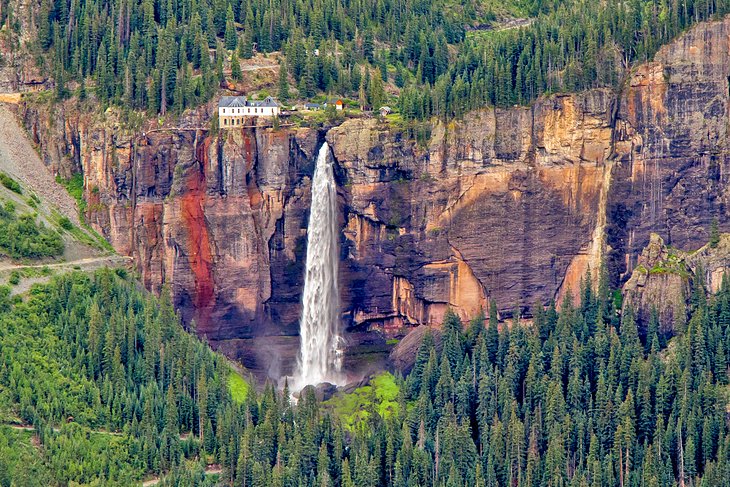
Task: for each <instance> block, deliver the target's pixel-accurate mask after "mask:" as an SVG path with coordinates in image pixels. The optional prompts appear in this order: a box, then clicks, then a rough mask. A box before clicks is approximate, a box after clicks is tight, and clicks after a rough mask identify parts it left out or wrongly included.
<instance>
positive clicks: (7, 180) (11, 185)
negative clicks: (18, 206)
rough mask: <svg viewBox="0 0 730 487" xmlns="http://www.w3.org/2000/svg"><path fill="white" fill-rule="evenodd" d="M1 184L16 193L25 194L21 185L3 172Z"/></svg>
mask: <svg viewBox="0 0 730 487" xmlns="http://www.w3.org/2000/svg"><path fill="white" fill-rule="evenodd" d="M0 184H2V185H3V186H5V187H6V188H8V189H9V190H10V191H12V192H14V193H18V194H23V188H21V187H20V184H19V183H18V182H17V181H16V180H15V179H13V178H11V177H10V176H8V175H7V174H5V173H4V172H2V171H0Z"/></svg>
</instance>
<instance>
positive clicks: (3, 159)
mask: <svg viewBox="0 0 730 487" xmlns="http://www.w3.org/2000/svg"><path fill="white" fill-rule="evenodd" d="M0 171H4V172H6V173H8V174H9V175H10V176H12V177H14V178H15V179H18V180H19V181H20V182H21V183H22V184H23V186H25V187H26V188H29V189H30V190H32V191H33V192H35V193H36V194H37V195H38V197H40V199H41V201H43V202H44V203H45V204H47V205H51V206H53V207H54V208H55V209H57V210H58V212H59V213H61V214H62V215H64V216H66V217H68V218H69V219H70V220H71V221H72V222H73V223H74V224H75V225H80V224H81V222H80V221H79V212H78V209H77V208H76V202H75V201H74V199H73V198H72V197H71V196H70V195H69V194H68V192H67V191H66V188H64V187H63V186H61V185H60V184H58V183H57V182H56V180H55V178H54V177H53V175H52V174H51V172H50V171H49V170H48V168H47V167H46V165H45V164H43V162H42V161H41V159H40V157H38V154H37V153H36V151H35V149H34V148H33V146H32V145H31V143H30V141H29V140H28V138H27V137H26V135H25V131H24V130H23V128H22V127H21V126H20V125H19V124H18V121H17V119H16V118H15V114H13V113H12V112H11V111H10V110H9V109H8V107H7V106H5V105H3V104H1V103H0Z"/></svg>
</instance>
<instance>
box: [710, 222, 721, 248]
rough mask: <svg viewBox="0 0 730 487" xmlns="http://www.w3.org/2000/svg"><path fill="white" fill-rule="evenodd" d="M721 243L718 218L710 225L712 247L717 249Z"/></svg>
mask: <svg viewBox="0 0 730 487" xmlns="http://www.w3.org/2000/svg"><path fill="white" fill-rule="evenodd" d="M719 243H720V229H719V226H718V223H717V218H713V219H712V224H711V225H710V247H711V248H713V249H714V248H715V247H717V245H718V244H719Z"/></svg>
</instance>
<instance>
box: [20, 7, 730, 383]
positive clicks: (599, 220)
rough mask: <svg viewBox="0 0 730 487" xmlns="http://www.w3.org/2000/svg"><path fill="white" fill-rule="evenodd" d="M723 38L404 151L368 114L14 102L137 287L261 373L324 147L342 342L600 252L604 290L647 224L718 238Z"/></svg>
mask: <svg viewBox="0 0 730 487" xmlns="http://www.w3.org/2000/svg"><path fill="white" fill-rule="evenodd" d="M729 39H730V20H725V21H721V22H712V23H706V24H702V25H699V26H697V27H695V28H693V29H692V30H690V31H688V32H687V33H686V34H685V35H683V36H682V37H681V38H679V39H678V40H677V41H675V42H673V43H672V44H670V45H668V46H665V47H664V48H663V49H662V50H661V51H660V52H659V53H658V54H657V56H656V58H655V60H654V61H653V62H651V63H649V64H646V65H642V66H640V67H639V68H638V69H636V70H634V71H633V72H632V73H631V74H630V75H629V76H628V78H627V80H626V82H625V84H624V88H623V89H622V90H621V91H620V92H614V91H611V90H606V89H600V90H592V91H588V92H584V93H579V94H571V95H555V96H551V97H549V98H545V99H541V100H539V101H538V102H536V103H535V104H534V105H533V106H531V107H525V108H514V109H509V110H502V109H496V110H495V109H484V110H481V111H477V112H474V113H471V114H469V115H468V116H467V117H465V119H464V120H460V121H454V122H451V123H448V124H444V123H435V124H434V125H433V126H432V130H431V137H430V139H429V141H428V142H426V143H421V144H419V143H416V142H415V141H413V140H412V139H410V138H409V137H408V136H407V134H406V132H405V131H403V130H401V129H399V128H398V127H397V126H394V124H392V123H386V122H383V121H379V120H377V119H351V120H348V121H346V122H345V123H343V124H342V125H340V126H338V127H335V128H332V129H330V130H324V129H322V130H314V129H293V128H281V129H278V130H274V129H273V128H270V127H264V126H259V127H256V128H246V129H240V130H235V131H233V130H229V131H222V132H220V133H218V134H211V133H210V132H209V131H208V130H205V129H195V128H190V129H185V130H182V129H175V128H170V129H165V130H159V129H154V130H151V129H150V127H148V128H147V129H142V130H139V131H133V132H129V133H127V132H124V131H122V130H120V129H117V128H114V123H113V120H114V114H113V113H107V116H106V117H103V118H104V119H103V120H102V119H101V118H102V117H99V119H96V120H94V119H92V118H90V117H89V116H86V117H85V116H82V115H78V114H77V113H76V112H75V111H74V110H72V109H71V108H70V107H69V108H66V107H63V106H58V107H56V108H54V110H52V111H49V110H48V109H47V107H46V106H42V105H34V104H33V103H32V102H28V103H26V104H24V105H22V106H21V107H20V111H21V116H22V117H23V119H24V121H25V124H26V127H27V128H28V130H29V132H30V133H31V134H32V137H33V139H34V140H35V142H36V143H38V144H39V146H40V149H41V152H42V153H43V155H44V157H45V160H46V163H47V164H48V165H49V166H51V167H52V168H53V170H54V171H55V172H58V173H60V174H63V175H69V174H71V173H72V172H75V171H79V170H81V171H83V173H84V181H85V188H86V196H87V200H88V201H89V211H88V214H87V218H88V220H89V221H90V222H91V223H92V224H93V225H94V226H95V227H96V228H97V229H99V230H100V231H101V232H103V233H104V235H106V236H107V237H108V238H109V240H110V241H111V242H112V243H113V245H114V246H115V247H116V248H117V249H118V250H119V251H120V252H122V253H125V254H129V255H132V256H133V257H134V258H135V262H136V263H137V267H138V269H139V271H140V273H141V275H142V279H143V281H144V283H145V285H147V286H148V287H149V288H151V289H154V290H160V289H161V287H162V285H163V284H164V283H168V284H169V285H170V288H171V291H172V294H173V296H174V300H175V303H176V304H177V306H178V307H179V309H181V311H182V313H183V316H184V317H185V318H186V319H187V320H188V321H193V320H194V321H195V322H196V325H197V330H198V332H199V333H201V334H203V335H205V336H207V337H208V338H209V339H210V340H211V341H213V342H214V343H215V344H218V345H220V346H221V347H222V348H223V349H224V350H226V351H227V352H228V353H231V354H233V355H237V356H239V357H242V358H244V359H245V362H246V364H247V365H249V366H253V367H257V368H260V369H261V368H263V369H266V370H268V372H269V373H270V374H272V375H277V374H278V373H279V372H281V371H282V367H283V371H286V370H287V369H288V368H289V367H290V366H291V359H292V357H293V355H294V353H295V352H296V348H297V339H296V333H297V328H298V326H297V317H298V313H299V300H300V294H301V288H302V266H303V262H304V259H305V256H304V252H305V247H306V245H305V242H306V223H307V215H308V208H309V187H310V177H311V174H312V172H313V162H314V161H313V159H314V154H315V151H316V150H317V148H318V146H319V144H321V142H322V140H323V139H325V138H326V140H328V141H329V142H330V145H331V146H332V150H333V154H334V157H335V159H336V162H337V178H338V183H339V187H340V199H341V208H342V213H341V215H342V220H341V224H342V228H343V231H342V245H341V252H342V261H343V265H342V267H341V279H340V280H341V283H342V288H343V293H342V309H343V313H344V316H345V319H346V322H347V324H348V329H349V330H350V331H351V332H352V333H351V335H350V338H351V343H353V344H355V343H360V344H362V343H365V344H366V345H367V346H369V347H373V348H377V347H378V346H379V344H382V343H383V341H382V339H379V338H377V336H378V335H377V334H375V335H374V334H369V333H366V332H367V331H368V330H372V329H378V330H385V331H386V332H389V333H401V332H402V331H403V327H406V326H410V325H415V324H419V323H438V322H439V321H440V319H441V316H442V315H443V312H444V311H445V309H446V308H447V307H448V306H451V307H453V308H455V309H456V310H457V311H458V312H459V313H460V314H461V315H462V316H463V317H464V318H467V317H469V316H471V315H473V314H474V313H476V312H477V310H478V309H479V308H480V307H486V306H487V303H488V301H489V299H491V298H494V299H495V300H496V302H497V303H498V306H499V309H500V311H501V312H507V311H511V310H512V309H514V307H515V306H520V307H522V308H527V307H529V306H531V305H533V304H534V303H535V302H542V303H546V302H547V301H549V300H550V299H555V298H558V299H559V298H560V297H561V296H562V295H563V294H564V293H565V292H567V290H568V289H572V290H574V291H575V290H577V288H578V282H579V279H580V278H581V277H582V276H583V275H584V274H585V272H586V270H587V269H588V268H593V269H595V268H597V267H598V265H599V263H600V262H601V260H602V259H603V258H604V257H605V258H606V260H607V262H608V264H609V270H610V273H611V277H612V281H613V284H614V285H616V286H618V285H620V284H621V283H622V282H623V281H624V280H626V279H628V277H629V276H630V274H631V272H632V270H633V269H634V267H636V263H637V259H638V257H639V255H640V253H641V250H642V249H643V248H644V247H645V246H646V245H647V244H648V243H649V238H650V234H651V233H652V232H656V233H657V234H659V235H661V236H662V237H663V238H664V240H665V241H666V242H667V244H671V245H672V246H674V247H677V248H681V249H690V248H697V247H700V246H701V245H703V244H704V243H705V242H707V240H708V234H709V227H710V222H711V220H712V218H713V217H714V218H717V219H718V221H719V223H720V228H721V229H722V230H724V231H727V230H730V222H729V221H728V216H727V209H726V201H727V191H728V190H727V189H726V188H727V187H728V184H727V183H728V174H729V171H728V169H730V168H728V140H727V139H728V137H727V128H728V124H729V123H730V118H729V116H728V101H729V95H730V88H729V86H728V76H729V75H730V62H729V61H730V60H729V59H728V56H729V55H730V54H729V53H730V42H729ZM207 118H208V116H207V113H206V108H203V109H201V110H200V111H199V112H198V113H195V114H190V115H189V116H188V117H187V119H185V120H183V122H184V123H183V126H185V127H196V126H200V125H203V124H202V123H201V121H204V120H206V119H207ZM205 125H207V122H206V123H205ZM251 352H253V353H251Z"/></svg>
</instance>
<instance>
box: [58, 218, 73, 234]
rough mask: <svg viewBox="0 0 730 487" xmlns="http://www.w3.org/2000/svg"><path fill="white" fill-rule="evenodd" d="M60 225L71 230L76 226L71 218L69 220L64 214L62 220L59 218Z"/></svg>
mask: <svg viewBox="0 0 730 487" xmlns="http://www.w3.org/2000/svg"><path fill="white" fill-rule="evenodd" d="M58 225H59V226H60V227H61V228H63V229H64V230H68V231H71V230H72V229H73V227H74V224H73V223H71V220H69V219H68V217H67V216H62V217H61V218H60V220H58Z"/></svg>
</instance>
